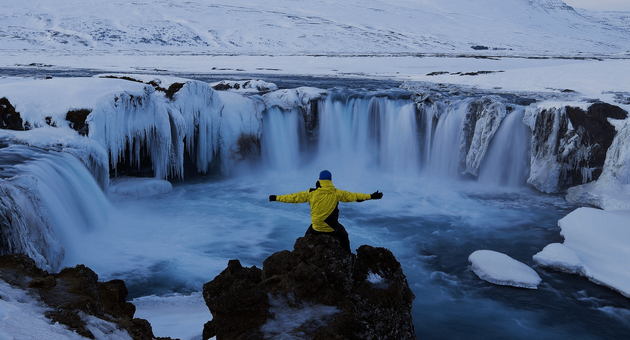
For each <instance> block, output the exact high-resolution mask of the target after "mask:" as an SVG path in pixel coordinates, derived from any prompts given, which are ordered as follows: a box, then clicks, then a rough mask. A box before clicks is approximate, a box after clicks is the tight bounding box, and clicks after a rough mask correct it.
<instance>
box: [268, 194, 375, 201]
mask: <svg viewBox="0 0 630 340" xmlns="http://www.w3.org/2000/svg"><path fill="white" fill-rule="evenodd" d="M381 196H383V194H381ZM275 200H276V195H269V202H274V201H275Z"/></svg>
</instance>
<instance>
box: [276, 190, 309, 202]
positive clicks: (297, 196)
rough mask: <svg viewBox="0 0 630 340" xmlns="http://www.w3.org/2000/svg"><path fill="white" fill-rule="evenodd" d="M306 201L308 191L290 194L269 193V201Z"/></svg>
mask: <svg viewBox="0 0 630 340" xmlns="http://www.w3.org/2000/svg"><path fill="white" fill-rule="evenodd" d="M273 201H278V202H282V203H304V202H308V191H300V192H296V193H293V194H288V195H269V202H273Z"/></svg>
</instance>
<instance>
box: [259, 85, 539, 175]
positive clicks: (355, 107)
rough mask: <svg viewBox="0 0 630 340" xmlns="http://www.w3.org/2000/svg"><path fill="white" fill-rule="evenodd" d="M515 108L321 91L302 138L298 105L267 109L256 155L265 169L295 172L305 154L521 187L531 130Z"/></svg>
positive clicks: (343, 165) (497, 102) (321, 163)
mask: <svg viewBox="0 0 630 340" xmlns="http://www.w3.org/2000/svg"><path fill="white" fill-rule="evenodd" d="M515 107H516V108H514V107H511V108H510V110H509V112H510V113H509V114H508V113H507V112H508V110H507V106H506V103H505V100H504V99H502V98H500V97H496V96H486V97H481V98H479V97H469V98H451V99H449V100H443V101H436V102H433V103H422V104H420V105H417V104H416V103H415V102H414V101H412V100H409V99H397V98H390V97H387V96H367V95H366V96H345V97H344V96H342V95H338V94H337V95H329V96H327V97H325V98H322V99H319V103H318V105H317V112H316V115H317V121H318V127H317V129H316V130H315V132H314V133H313V135H312V136H310V140H307V138H305V137H304V136H305V135H306V134H307V132H306V130H305V128H304V119H303V118H302V115H301V111H300V110H299V109H293V110H286V109H279V108H277V107H274V108H270V109H267V111H266V113H265V115H264V117H263V137H262V149H263V152H262V153H263V159H264V163H265V165H266V166H268V167H269V168H272V169H293V170H295V169H299V168H301V167H304V166H306V165H308V164H310V163H311V162H306V161H305V160H312V164H313V165H315V164H316V165H317V166H318V167H320V168H328V169H345V170H347V171H356V170H349V169H361V168H367V169H378V170H379V171H382V172H386V173H390V174H393V175H395V176H401V175H402V176H416V177H417V176H432V177H440V178H446V179H460V178H464V177H466V176H467V177H468V178H473V179H474V178H477V180H478V181H479V182H481V183H484V184H488V185H491V186H505V187H523V186H525V185H526V180H527V176H528V174H529V162H530V140H531V131H530V130H529V128H528V126H527V125H526V124H525V123H523V118H524V112H525V108H524V107H520V106H515ZM309 144H312V146H311V147H306V146H307V145H309ZM466 173H467V174H468V175H465V174H466Z"/></svg>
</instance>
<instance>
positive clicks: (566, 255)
mask: <svg viewBox="0 0 630 340" xmlns="http://www.w3.org/2000/svg"><path fill="white" fill-rule="evenodd" d="M533 258H534V261H536V262H537V263H538V264H539V265H541V266H542V267H549V268H553V269H556V270H559V271H563V272H568V273H571V274H581V273H583V272H584V265H583V264H582V261H581V260H580V258H579V257H578V256H577V255H576V254H575V252H574V251H573V250H572V249H571V248H569V247H567V246H565V245H564V244H560V243H552V244H550V245H548V246H546V247H545V248H544V249H543V250H542V251H541V252H540V253H538V254H536V255H534V256H533Z"/></svg>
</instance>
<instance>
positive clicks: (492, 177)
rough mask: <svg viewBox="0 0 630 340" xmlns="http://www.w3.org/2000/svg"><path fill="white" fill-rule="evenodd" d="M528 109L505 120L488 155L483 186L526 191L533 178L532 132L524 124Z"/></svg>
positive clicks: (484, 164) (480, 177) (483, 175)
mask: <svg viewBox="0 0 630 340" xmlns="http://www.w3.org/2000/svg"><path fill="white" fill-rule="evenodd" d="M524 115H525V109H524V108H519V109H518V110H516V111H514V112H512V113H510V114H509V115H507V117H506V118H505V119H504V120H503V123H502V124H501V127H500V128H499V131H498V132H497V134H496V135H495V136H494V139H493V141H492V144H491V145H490V148H489V150H488V153H487V154H486V158H485V160H484V163H483V166H482V170H481V172H480V173H479V182H481V183H487V184H491V185H499V186H505V187H522V186H525V185H526V184H527V177H528V176H529V159H530V148H531V144H530V143H529V141H530V140H531V138H532V133H531V130H530V129H529V128H528V127H527V125H525V124H523V117H524Z"/></svg>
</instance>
